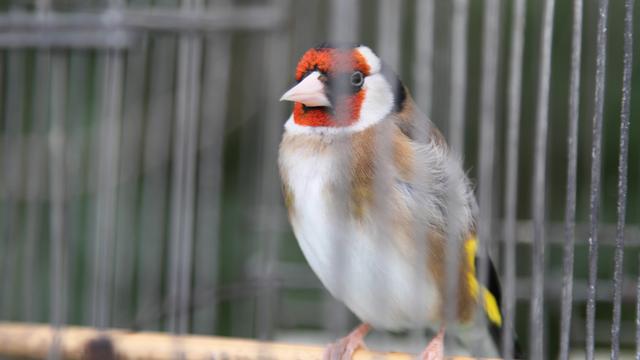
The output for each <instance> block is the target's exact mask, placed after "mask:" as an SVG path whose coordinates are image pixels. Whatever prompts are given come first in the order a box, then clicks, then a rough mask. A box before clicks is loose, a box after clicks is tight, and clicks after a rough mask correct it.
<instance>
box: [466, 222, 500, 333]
mask: <svg viewBox="0 0 640 360" xmlns="http://www.w3.org/2000/svg"><path fill="white" fill-rule="evenodd" d="M464 250H465V253H466V255H467V261H468V264H469V273H468V274H467V279H468V281H469V290H470V291H471V296H473V297H474V298H476V299H477V298H478V293H479V292H480V291H482V297H483V300H484V301H483V306H484V311H485V313H486V314H487V317H489V320H490V321H491V322H492V323H494V324H496V325H498V326H502V314H500V307H499V306H498V301H497V300H496V297H495V296H494V295H493V294H492V293H491V291H489V290H488V289H487V288H485V287H484V286H481V285H480V283H479V282H478V279H477V278H476V262H475V257H476V251H477V250H478V238H477V237H476V236H475V235H474V236H472V237H470V238H469V239H467V241H466V242H465V244H464Z"/></svg>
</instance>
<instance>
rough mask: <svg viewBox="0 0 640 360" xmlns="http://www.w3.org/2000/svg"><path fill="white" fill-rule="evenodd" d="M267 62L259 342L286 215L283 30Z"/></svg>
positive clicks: (266, 328) (284, 4)
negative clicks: (281, 154)
mask: <svg viewBox="0 0 640 360" xmlns="http://www.w3.org/2000/svg"><path fill="white" fill-rule="evenodd" d="M289 4H290V1H289V0H278V1H274V2H273V6H275V7H277V8H279V9H280V10H281V11H285V9H287V8H288V7H289ZM266 41H267V46H265V51H266V54H265V55H266V62H265V66H266V69H268V72H267V76H266V79H265V81H266V86H267V88H268V89H269V91H268V93H267V94H268V95H267V104H266V111H267V113H266V115H267V121H265V122H263V128H262V132H261V135H262V136H261V142H262V143H261V145H262V146H261V149H260V152H261V154H262V157H261V163H262V164H263V166H262V169H261V176H260V178H261V183H260V188H259V191H260V193H259V195H258V196H259V204H260V205H259V209H258V211H259V213H258V229H259V231H260V233H261V234H264V235H263V236H264V238H263V239H260V242H261V243H262V246H263V249H264V250H263V251H262V259H261V260H262V264H261V272H262V275H261V280H262V281H261V287H262V289H261V291H260V292H259V293H258V309H257V324H256V327H257V336H258V338H260V339H269V338H272V337H273V333H274V329H275V326H276V319H277V314H276V313H275V311H276V309H277V292H278V288H277V287H276V285H275V280H276V279H277V263H278V250H279V245H280V237H281V234H282V229H283V227H284V226H283V225H284V222H285V215H284V212H283V211H282V207H281V206H280V196H281V195H280V180H279V176H278V172H277V167H276V166H274V164H276V163H277V161H278V143H279V140H280V136H281V133H282V127H281V126H280V125H281V124H282V121H283V119H285V114H284V113H283V111H282V110H283V106H282V104H280V103H279V102H277V101H275V100H276V99H278V98H279V97H280V95H281V94H282V93H283V92H284V91H285V90H286V85H287V81H286V79H287V76H285V74H287V69H288V68H289V67H288V61H287V56H286V54H288V53H289V42H288V37H287V33H286V32H285V31H283V30H282V29H280V30H278V31H274V32H273V33H271V34H269V35H268V36H267V39H266Z"/></svg>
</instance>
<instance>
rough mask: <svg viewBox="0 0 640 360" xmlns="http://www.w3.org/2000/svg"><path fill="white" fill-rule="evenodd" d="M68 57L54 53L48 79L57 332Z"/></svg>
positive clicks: (63, 292)
mask: <svg viewBox="0 0 640 360" xmlns="http://www.w3.org/2000/svg"><path fill="white" fill-rule="evenodd" d="M66 57H67V55H66V54H64V53H61V52H55V53H53V57H52V59H51V60H52V63H51V67H52V72H51V74H52V78H51V129H50V132H49V179H50V180H49V181H50V182H49V185H50V189H49V193H50V196H51V215H50V218H49V225H50V232H51V235H50V236H51V253H50V256H51V272H50V282H51V303H50V306H51V310H50V311H51V326H53V327H54V328H56V329H59V328H60V327H61V326H62V325H63V324H64V323H65V319H66V311H67V309H66V297H67V279H66V278H67V276H66V275H67V271H66V254H65V249H66V248H67V246H66V240H65V238H66V237H65V229H64V224H65V216H66V214H65V213H66V209H65V159H64V154H65V142H66V141H65V126H64V125H65V124H64V121H65V113H66V110H65V109H66V95H67V93H66V92H67V58H66ZM61 355H62V354H61V353H60V344H59V338H58V333H57V332H56V335H55V336H54V341H53V343H52V345H51V349H50V353H49V358H51V359H58V358H60V356H61Z"/></svg>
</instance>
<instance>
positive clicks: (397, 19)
mask: <svg viewBox="0 0 640 360" xmlns="http://www.w3.org/2000/svg"><path fill="white" fill-rule="evenodd" d="M404 8H405V2H404V1H403V0H381V1H380V2H378V14H380V15H381V16H379V17H378V23H379V26H378V53H379V55H380V57H381V58H382V59H384V61H385V62H386V63H387V64H388V65H389V66H391V68H392V69H395V70H396V71H397V72H398V73H400V61H401V59H400V47H401V45H402V41H401V38H402V36H401V35H402V24H403V22H402V18H403V9H404Z"/></svg>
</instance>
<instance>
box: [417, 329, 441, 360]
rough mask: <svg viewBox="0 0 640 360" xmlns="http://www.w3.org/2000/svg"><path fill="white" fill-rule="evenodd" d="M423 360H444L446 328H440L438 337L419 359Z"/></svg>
mask: <svg viewBox="0 0 640 360" xmlns="http://www.w3.org/2000/svg"><path fill="white" fill-rule="evenodd" d="M418 359H421V360H443V359H444V327H441V328H440V331H438V334H437V335H436V337H434V338H433V339H432V340H431V342H430V343H429V345H427V347H426V348H425V349H424V351H423V352H422V354H420V356H419V357H418Z"/></svg>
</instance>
